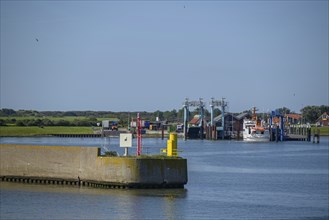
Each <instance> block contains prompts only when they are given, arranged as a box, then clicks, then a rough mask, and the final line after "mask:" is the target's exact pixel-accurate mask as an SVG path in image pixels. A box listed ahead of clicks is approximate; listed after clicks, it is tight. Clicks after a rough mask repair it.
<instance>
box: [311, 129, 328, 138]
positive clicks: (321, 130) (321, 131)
mask: <svg viewBox="0 0 329 220" xmlns="http://www.w3.org/2000/svg"><path fill="white" fill-rule="evenodd" d="M317 129H319V130H320V135H321V136H329V127H312V128H311V133H312V134H313V133H314V131H316V130H317Z"/></svg>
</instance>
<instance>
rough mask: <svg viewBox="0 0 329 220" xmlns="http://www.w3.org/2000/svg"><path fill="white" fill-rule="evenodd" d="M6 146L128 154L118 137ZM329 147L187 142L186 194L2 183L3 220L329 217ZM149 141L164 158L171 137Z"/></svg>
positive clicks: (20, 140) (8, 140)
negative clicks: (79, 148)
mask: <svg viewBox="0 0 329 220" xmlns="http://www.w3.org/2000/svg"><path fill="white" fill-rule="evenodd" d="M0 141H1V143H21V144H35V145H68V146H70V145H71V146H72V145H78V146H80V145H84V146H95V147H96V146H99V147H102V150H103V151H105V150H115V151H118V152H119V153H120V154H123V152H124V151H123V149H120V148H119V147H118V145H119V140H118V139H115V138H113V139H97V138H96V139H95V138H93V139H88V138H84V139H78V138H1V139H0ZM328 142H329V138H323V137H322V139H321V143H320V144H312V143H308V142H284V143H257V144H251V143H244V142H236V141H216V142H213V141H201V140H196V141H190V140H189V141H183V140H180V141H179V144H178V146H179V149H180V150H182V151H183V152H181V154H180V155H181V156H183V157H185V158H187V159H188V175H189V176H188V177H189V182H188V184H187V185H186V186H185V189H175V190H169V189H168V190H136V189H130V190H123V189H95V188H88V187H82V188H78V187H75V186H56V185H33V184H21V183H6V182H1V183H0V184H1V210H0V211H1V214H0V219H145V218H147V219H328V218H329V214H328V211H329V208H328V204H329V201H328V165H329V162H328V158H329V156H328V148H329V147H328V145H329V144H328ZM143 144H144V146H145V147H144V148H143V153H145V154H146V153H159V151H160V148H164V147H165V146H166V140H161V139H143ZM134 152H135V149H131V150H130V153H134Z"/></svg>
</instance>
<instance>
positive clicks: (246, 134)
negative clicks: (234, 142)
mask: <svg viewBox="0 0 329 220" xmlns="http://www.w3.org/2000/svg"><path fill="white" fill-rule="evenodd" d="M243 140H244V141H248V142H267V141H270V131H269V129H268V127H267V126H266V125H265V122H264V121H259V120H257V116H256V108H254V109H253V116H252V119H244V120H243Z"/></svg>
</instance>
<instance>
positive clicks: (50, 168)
mask: <svg viewBox="0 0 329 220" xmlns="http://www.w3.org/2000/svg"><path fill="white" fill-rule="evenodd" d="M0 163H1V169H0V177H1V179H2V180H9V181H10V180H11V179H20V180H22V181H23V182H24V181H28V180H31V179H34V180H54V181H60V182H61V181H62V182H63V181H73V182H76V183H77V184H79V185H80V184H82V185H96V186H125V187H136V188H148V187H174V188H181V187H184V185H185V184H186V183H187V161H186V159H181V158H140V157H105V156H101V155H100V148H96V147H78V146H77V147H74V146H27V145H7V144H2V145H0Z"/></svg>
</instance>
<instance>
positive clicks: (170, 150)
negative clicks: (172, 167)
mask: <svg viewBox="0 0 329 220" xmlns="http://www.w3.org/2000/svg"><path fill="white" fill-rule="evenodd" d="M167 156H168V157H172V156H175V157H177V156H178V153H177V134H176V133H170V135H169V140H168V141H167Z"/></svg>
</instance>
